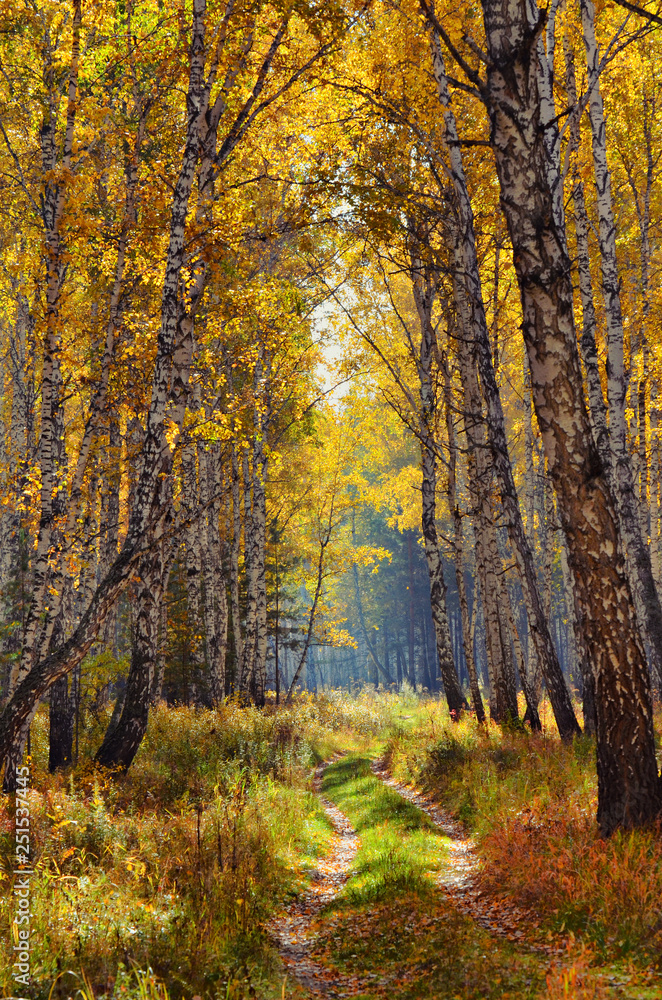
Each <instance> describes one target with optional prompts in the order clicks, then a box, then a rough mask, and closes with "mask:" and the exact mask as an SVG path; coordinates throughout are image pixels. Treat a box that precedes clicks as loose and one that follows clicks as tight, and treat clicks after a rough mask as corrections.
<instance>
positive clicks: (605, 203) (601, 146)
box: [580, 0, 662, 685]
mask: <svg viewBox="0 0 662 1000" xmlns="http://www.w3.org/2000/svg"><path fill="white" fill-rule="evenodd" d="M580 7H581V15H582V29H583V35H584V47H585V50H586V61H587V67H588V85H589V88H590V96H589V102H588V113H589V119H590V122H591V132H592V136H593V164H594V168H595V183H596V190H597V208H598V220H599V230H598V232H599V240H600V257H601V265H602V293H603V298H604V304H605V318H606V323H607V398H608V401H609V443H610V447H611V455H612V466H611V468H612V484H613V492H614V495H615V499H616V505H617V509H618V515H619V521H620V526H621V532H622V535H623V540H624V543H625V551H626V556H627V561H628V564H629V567H630V582H631V585H632V594H633V597H634V603H635V607H636V609H637V617H638V619H639V625H640V628H641V629H642V632H643V635H644V637H645V639H646V642H647V645H648V656H649V663H650V667H651V671H652V674H653V676H654V677H655V678H656V681H657V683H658V685H659V684H660V683H662V604H661V603H660V597H659V594H658V592H657V588H656V586H655V580H654V578H653V569H652V566H651V558H650V551H649V549H648V546H647V545H646V543H645V541H644V538H643V537H642V532H641V523H640V509H639V505H638V502H637V496H636V490H635V483H634V477H633V474H632V466H631V458H630V451H629V447H628V437H627V425H626V418H625V397H626V392H627V378H626V374H625V363H624V357H623V343H624V333H623V318H622V311H621V298H620V281H619V275H618V261H617V259H616V224H615V221H614V211H613V205H612V197H611V172H610V170H609V164H608V162H607V137H606V125H605V118H604V110H603V105H602V94H601V92H600V53H599V49H598V45H597V41H596V37H595V8H594V6H593V0H581V3H580Z"/></svg>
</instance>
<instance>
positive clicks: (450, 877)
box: [370, 760, 567, 958]
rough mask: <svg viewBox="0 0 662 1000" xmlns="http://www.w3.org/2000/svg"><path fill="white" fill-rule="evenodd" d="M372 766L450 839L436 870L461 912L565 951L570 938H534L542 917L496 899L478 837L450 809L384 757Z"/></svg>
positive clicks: (551, 950) (517, 939) (525, 940)
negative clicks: (394, 772)
mask: <svg viewBox="0 0 662 1000" xmlns="http://www.w3.org/2000/svg"><path fill="white" fill-rule="evenodd" d="M370 768H371V770H372V773H373V774H374V775H375V776H376V777H377V778H379V779H380V781H382V782H383V783H384V784H385V785H388V787H389V788H392V789H393V790H394V791H396V792H397V793H398V795H401V796H402V797H403V798H404V799H406V800H407V801H408V802H411V803H412V805H415V806H416V807H417V808H418V809H420V810H421V812H424V813H425V814H426V815H427V816H429V817H430V819H431V820H432V822H433V823H434V825H435V826H436V827H438V829H440V830H441V831H442V833H445V834H446V836H447V837H448V838H449V839H450V843H449V845H448V849H449V855H450V856H449V862H448V867H447V868H446V869H444V870H443V871H441V872H439V873H435V882H436V884H437V885H438V886H439V888H440V889H442V890H443V891H444V892H445V893H446V895H448V896H450V898H451V899H452V901H453V903H454V904H455V906H456V907H457V909H458V910H460V912H462V913H464V914H465V915H466V916H468V917H470V918H471V919H472V920H474V921H475V922H476V923H477V924H479V925H480V926H481V927H485V928H486V929H487V930H488V931H490V932H491V933H492V934H496V935H498V936H499V937H502V938H506V939H507V940H509V941H511V942H513V943H514V944H518V945H522V946H523V947H526V948H530V949H532V950H534V951H540V952H544V953H545V954H546V955H547V956H549V957H550V958H552V957H555V956H561V955H565V953H566V951H567V942H566V941H565V940H564V939H558V940H556V941H554V942H553V943H547V942H542V941H540V940H538V941H535V940H532V938H533V937H535V933H536V931H537V929H538V926H539V921H538V918H537V917H536V915H535V914H534V913H533V912H531V911H529V910H526V909H524V908H523V907H520V906H517V905H515V904H514V903H511V902H510V901H506V900H499V899H494V898H493V897H491V896H489V895H488V894H487V893H485V892H484V891H483V889H482V888H481V885H480V873H481V870H482V861H481V859H480V857H479V855H478V853H477V851H476V844H475V841H473V840H472V839H471V837H467V836H466V834H465V833H464V831H463V829H462V827H461V826H460V824H459V823H457V822H456V821H455V820H454V819H453V817H452V816H451V814H450V813H449V812H448V811H447V810H446V809H444V808H443V807H442V806H440V805H438V804H437V803H436V802H434V801H433V800H432V799H431V798H430V797H429V796H426V795H424V794H423V793H422V792H417V791H416V790H415V789H413V788H410V787H408V786H407V785H403V784H401V783H400V782H399V781H396V780H395V779H394V778H392V777H391V775H390V774H389V771H388V768H387V766H386V763H385V761H384V760H374V761H373V762H372V763H371V765H370Z"/></svg>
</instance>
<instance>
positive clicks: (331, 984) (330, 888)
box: [270, 757, 374, 997]
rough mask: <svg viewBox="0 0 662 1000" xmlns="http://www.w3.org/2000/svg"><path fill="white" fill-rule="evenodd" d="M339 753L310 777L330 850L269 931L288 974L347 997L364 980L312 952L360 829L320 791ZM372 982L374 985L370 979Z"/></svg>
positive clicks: (321, 991)
mask: <svg viewBox="0 0 662 1000" xmlns="http://www.w3.org/2000/svg"><path fill="white" fill-rule="evenodd" d="M339 759H340V757H337V758H335V759H334V760H331V761H326V762H325V763H324V764H320V766H319V767H318V768H317V769H316V770H315V774H314V777H313V791H314V792H315V793H316V794H317V796H318V798H319V801H320V803H321V804H322V806H323V808H324V811H325V812H326V815H327V816H328V817H329V820H330V822H331V825H332V826H333V831H334V833H333V837H332V839H331V850H330V851H329V853H328V854H327V856H326V857H325V858H320V859H319V861H318V862H317V868H316V869H315V871H314V872H313V873H312V876H311V878H312V885H311V886H310V888H309V889H307V890H306V892H305V893H304V894H303V895H302V896H301V897H300V898H299V899H297V900H296V901H295V902H294V903H293V904H292V905H291V906H290V907H289V908H288V909H287V910H286V912H285V913H283V914H281V915H280V916H279V917H277V918H276V919H275V920H274V921H273V922H272V923H271V926H270V933H271V937H272V938H273V940H274V941H275V943H276V946H277V948H278V951H279V953H280V956H281V959H282V961H283V965H284V966H285V969H286V970H287V972H288V974H289V975H291V976H292V977H293V978H294V979H296V980H297V982H299V983H300V984H301V986H303V987H305V989H307V990H309V991H310V993H312V994H313V995H315V996H330V997H346V996H347V997H348V996H352V995H354V994H355V993H357V992H359V991H360V990H363V989H364V988H365V985H366V984H365V983H363V982H359V981H358V980H357V979H356V978H354V977H352V978H351V979H350V978H349V977H345V976H342V975H340V974H339V973H337V972H336V973H333V972H331V970H329V969H327V968H325V967H324V966H323V965H320V964H319V963H318V962H315V961H313V960H312V959H311V958H310V951H311V948H312V945H313V944H314V942H315V934H314V933H311V928H312V925H313V923H314V922H315V921H316V919H317V918H318V917H319V915H320V913H321V911H322V910H323V909H324V907H325V906H328V904H329V903H330V902H332V901H333V900H334V899H335V898H336V896H337V895H338V893H339V892H340V890H341V889H342V887H343V886H344V885H345V883H346V882H347V880H348V879H349V878H350V877H351V875H352V862H353V861H354V858H355V856H356V852H357V850H358V846H359V837H358V834H357V833H356V831H355V830H354V828H353V827H352V824H351V823H350V822H349V820H348V819H347V817H346V816H345V814H344V813H343V812H341V811H340V809H338V807H337V806H335V805H334V804H333V802H330V801H329V800H328V799H326V798H324V796H323V795H321V794H320V789H321V786H322V776H323V774H324V772H325V770H326V769H327V767H329V765H330V764H333V763H335V762H336V760H339ZM371 985H374V981H372V980H371Z"/></svg>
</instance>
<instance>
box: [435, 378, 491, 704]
mask: <svg viewBox="0 0 662 1000" xmlns="http://www.w3.org/2000/svg"><path fill="white" fill-rule="evenodd" d="M443 368H444V397H445V400H446V435H447V437H448V507H449V510H450V512H451V516H452V518H453V552H454V557H455V582H456V585H457V593H458V598H459V602H460V616H461V622H462V644H463V647H464V657H465V660H466V662H467V673H468V674H469V687H470V689H471V703H472V705H473V710H474V712H475V713H476V718H477V719H478V721H479V722H480V723H483V722H485V708H484V706H483V699H482V696H481V693H480V684H479V682H478V671H477V669H476V660H475V658H474V643H473V633H472V629H471V616H470V614H469V602H468V599H467V585H466V581H465V579H464V544H463V538H462V535H463V532H462V514H461V512H460V507H459V504H458V499H457V492H456V470H457V444H456V439H455V424H454V422H453V411H452V407H451V399H452V395H451V380H450V372H449V370H448V364H447V362H446V359H445V358H444V366H443Z"/></svg>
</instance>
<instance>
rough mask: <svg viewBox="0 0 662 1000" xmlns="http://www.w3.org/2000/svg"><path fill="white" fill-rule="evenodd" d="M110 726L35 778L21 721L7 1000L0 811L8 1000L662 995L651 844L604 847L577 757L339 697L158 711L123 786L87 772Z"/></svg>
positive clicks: (651, 840) (556, 747)
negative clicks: (23, 777)
mask: <svg viewBox="0 0 662 1000" xmlns="http://www.w3.org/2000/svg"><path fill="white" fill-rule="evenodd" d="M106 721H107V720H106V717H105V716H100V717H98V718H97V719H96V720H95V719H93V718H90V719H89V720H87V722H88V724H87V726H86V728H85V730H84V733H85V737H84V741H82V744H81V756H80V760H79V763H78V765H77V766H76V767H75V768H74V769H72V770H71V771H70V772H69V773H66V774H60V775H56V776H51V775H49V774H48V773H47V771H46V769H45V764H46V759H47V719H46V718H45V717H43V716H39V717H38V718H37V719H36V720H35V724H34V727H33V735H32V755H33V760H32V774H31V791H30V793H29V801H30V811H31V847H32V850H33V859H34V869H35V874H34V875H33V876H32V880H31V904H32V909H31V912H32V914H33V916H32V924H31V927H32V931H33V938H32V941H33V947H32V955H31V974H32V981H31V984H30V987H29V989H28V990H27V991H25V992H21V991H19V990H17V989H16V984H15V983H14V982H13V981H12V979H11V962H12V961H13V958H12V937H11V933H12V932H11V923H12V920H13V918H14V913H15V897H13V896H12V893H11V882H12V874H11V873H12V871H13V862H12V855H13V836H14V830H13V802H12V803H9V802H6V803H5V804H4V806H3V811H2V827H1V833H0V838H1V839H0V852H1V863H2V870H1V872H0V875H1V876H2V883H3V890H4V891H3V896H2V901H1V902H0V923H1V924H2V926H1V928H0V935H1V940H0V970H1V971H0V984H1V987H2V992H3V995H4V996H5V997H10V996H25V997H29V998H30V1000H42V998H43V1000H47V998H48V997H52V998H54V1000H56V998H66V997H71V998H74V997H81V998H82V1000H92V998H93V997H94V998H96V1000H101V998H111V997H112V998H113V1000H116V998H120V997H122V998H126V1000H157V998H159V1000H165V998H166V997H170V998H172V1000H180V998H185V1000H192V998H194V997H200V998H203V1000H217V998H224V1000H227V998H235V1000H244V998H248V997H258V998H263V1000H277V998H281V1000H284V998H291V1000H303V998H304V997H308V996H310V995H311V993H312V995H326V996H338V997H340V996H354V997H363V998H366V1000H367V998H368V997H375V998H381V997H389V998H403V1000H404V998H409V997H411V998H414V997H439V998H448V1000H455V998H458V1000H460V998H462V1000H464V998H466V1000H473V998H479V997H489V998H492V997H510V998H513V1000H520V998H521V1000H525V998H526V1000H528V998H532V1000H533V998H549V1000H557V998H558V1000H561V998H578V1000H600V998H607V997H625V998H632V1000H634V998H639V997H641V998H660V997H662V973H661V972H660V968H661V966H662V837H661V836H660V831H659V830H651V831H646V832H637V833H635V834H629V835H625V836H620V835H617V836H616V837H614V838H612V840H610V841H609V842H604V841H600V840H599V838H598V837H597V834H596V829H595V823H594V818H593V817H594V812H595V794H596V792H595V765H594V760H593V747H592V745H591V742H590V741H589V740H579V741H577V742H576V743H575V745H574V746H573V747H569V748H568V747H563V746H561V744H560V742H559V741H558V739H557V738H555V736H554V735H553V734H552V733H551V732H546V733H545V735H544V736H543V737H542V738H534V737H531V736H528V735H525V734H518V733H502V732H501V731H500V730H499V729H498V728H497V727H489V728H488V729H487V730H481V729H480V728H479V727H477V726H476V724H475V723H474V722H473V721H472V720H471V719H466V720H463V721H462V722H461V723H460V724H459V725H452V724H451V723H450V722H449V721H448V717H447V713H446V710H445V706H444V705H443V704H442V703H440V702H436V701H432V700H426V699H423V700H419V699H418V698H416V697H415V696H414V695H412V694H405V695H401V696H395V695H382V694H380V695H376V694H374V693H372V692H363V693H362V694H361V695H359V696H357V697H350V696H349V695H346V694H342V693H339V692H337V693H331V694H329V695H321V696H319V697H317V698H312V697H309V696H306V697H303V698H301V699H300V700H299V701H298V702H296V703H295V704H294V705H293V706H291V707H289V708H286V709H284V708H281V709H280V710H278V711H277V710H276V709H275V706H273V705H271V706H267V708H266V709H265V710H264V711H258V710H256V709H253V708H240V707H238V706H236V705H233V704H228V705H226V706H224V707H223V708H221V709H219V710H218V711H216V712H193V711H192V710H189V709H168V708H165V707H161V708H159V709H158V710H157V711H155V712H154V714H153V718H152V720H151V723H150V729H149V732H148V735H147V737H146V739H145V741H144V744H143V746H142V748H141V750H140V752H139V755H138V757H137V758H136V761H135V763H134V766H133V768H132V769H131V771H130V772H129V775H128V776H127V777H125V778H122V779H119V780H118V779H112V778H109V777H108V776H104V775H101V774H98V773H96V772H95V771H94V769H93V768H92V765H91V757H92V753H93V750H94V748H95V747H96V746H97V745H98V742H99V738H100V736H101V734H102V732H103V727H104V725H105V724H106ZM329 759H332V763H331V764H330V765H329V766H328V767H327V768H326V769H324V771H323V774H322V771H321V769H320V768H319V767H317V765H318V764H319V763H320V762H321V761H323V760H329ZM316 767H317V772H316V773H317V779H318V780H317V783H316V784H314V783H313V773H314V772H315V768H316ZM279 951H280V954H279Z"/></svg>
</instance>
